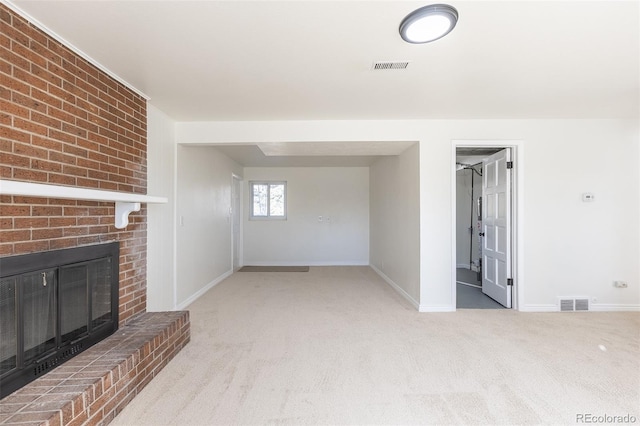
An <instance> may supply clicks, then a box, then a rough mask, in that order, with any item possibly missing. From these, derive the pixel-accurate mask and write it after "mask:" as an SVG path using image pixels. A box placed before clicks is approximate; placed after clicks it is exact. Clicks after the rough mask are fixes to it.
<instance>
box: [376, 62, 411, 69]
mask: <svg viewBox="0 0 640 426" xmlns="http://www.w3.org/2000/svg"><path fill="white" fill-rule="evenodd" d="M408 66H409V62H408V61H403V62H374V63H373V65H372V66H371V69H372V70H403V69H406V68H407V67H408Z"/></svg>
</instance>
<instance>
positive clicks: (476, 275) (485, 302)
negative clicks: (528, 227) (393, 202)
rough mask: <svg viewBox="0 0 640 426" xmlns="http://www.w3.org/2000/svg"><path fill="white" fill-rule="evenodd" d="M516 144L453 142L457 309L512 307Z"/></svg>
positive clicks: (455, 294)
mask: <svg viewBox="0 0 640 426" xmlns="http://www.w3.org/2000/svg"><path fill="white" fill-rule="evenodd" d="M515 150H516V146H513V145H511V144H505V143H487V142H486V141H477V142H476V141H472V142H470V141H457V142H454V159H455V160H454V165H453V169H454V181H453V182H454V185H453V190H454V194H455V196H454V209H453V210H454V215H453V216H454V217H453V224H454V226H453V233H454V238H453V246H454V250H453V254H454V259H455V262H454V263H455V267H454V271H453V272H452V277H453V279H452V294H453V295H454V298H453V300H454V301H455V304H456V305H455V306H456V309H505V308H515V307H516V305H517V303H516V301H515V297H516V292H515V288H514V287H515V283H516V280H515V272H516V267H515V264H516V257H515V242H516V239H515V229H516V227H515V225H516V214H515V212H516V209H515V207H516V203H515V194H516V191H515V189H516V186H515V173H514V171H515V170H514V158H515Z"/></svg>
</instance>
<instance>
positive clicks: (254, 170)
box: [243, 167, 369, 265]
mask: <svg viewBox="0 0 640 426" xmlns="http://www.w3.org/2000/svg"><path fill="white" fill-rule="evenodd" d="M251 181H286V182H287V219H286V220H249V207H250V194H249V182H251ZM243 194H244V203H243V204H244V206H245V208H244V212H243V222H244V224H243V226H244V229H243V235H244V237H243V260H244V264H245V265H368V264H369V168H368V167H245V168H244V190H243Z"/></svg>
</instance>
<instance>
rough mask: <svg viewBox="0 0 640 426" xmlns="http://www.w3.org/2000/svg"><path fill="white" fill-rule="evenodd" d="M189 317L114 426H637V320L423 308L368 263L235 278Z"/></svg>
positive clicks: (639, 348)
mask: <svg viewBox="0 0 640 426" xmlns="http://www.w3.org/2000/svg"><path fill="white" fill-rule="evenodd" d="M189 310H190V311H191V321H192V341H191V343H190V344H189V345H188V346H187V347H186V348H185V349H183V350H182V351H181V352H180V353H179V354H178V355H177V357H176V358H175V359H174V360H173V361H171V362H170V363H169V365H168V366H167V367H166V368H165V369H164V370H163V371H161V372H160V374H159V375H158V376H157V377H156V378H155V379H154V380H152V381H151V383H150V384H149V385H148V386H147V387H146V388H145V389H144V390H143V391H142V392H141V393H140V394H139V395H138V396H137V397H136V398H135V399H134V400H133V401H132V402H131V404H130V405H129V406H127V407H126V408H125V410H124V411H123V412H122V413H121V414H120V415H119V416H118V417H116V419H115V420H114V422H113V423H112V424H114V425H254V424H255V425H258V424H288V425H305V424H320V425H346V424H350V425H373V424H389V425H391V424H393V425H402V424H452V425H453V424H455V425H458V424H473V425H476V424H503V425H506V424H576V421H577V420H579V417H578V416H580V415H582V416H585V415H592V416H625V415H631V416H635V418H636V423H640V396H639V395H640V342H639V340H640V314H639V313H629V312H618V313H595V312H591V313H519V312H514V311H511V310H460V311H457V312H455V313H418V312H416V311H415V310H414V308H413V307H411V306H410V305H409V304H408V303H406V301H405V300H404V299H402V298H401V297H400V296H398V295H397V294H396V293H395V292H394V291H393V290H392V289H391V288H390V287H389V286H388V285H387V284H386V283H384V282H383V281H382V280H381V279H380V278H379V277H378V276H377V275H376V274H375V273H374V272H373V271H372V270H371V269H370V268H368V267H312V268H311V270H310V271H309V273H306V274H291V273H268V274H260V273H255V274H234V275H232V276H231V277H229V278H228V279H227V280H225V281H223V282H222V283H220V284H219V285H217V286H216V287H214V288H213V289H211V290H210V291H209V292H208V293H206V294H205V295H204V296H203V297H201V298H200V299H198V300H197V301H196V302H195V303H193V304H192V305H191V306H190V308H189ZM582 418H583V419H585V418H586V417H582ZM578 423H579V422H578Z"/></svg>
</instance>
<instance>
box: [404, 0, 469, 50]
mask: <svg viewBox="0 0 640 426" xmlns="http://www.w3.org/2000/svg"><path fill="white" fill-rule="evenodd" d="M456 22H458V11H457V10H456V9H455V8H453V7H451V6H449V5H446V4H431V5H429V6H425V7H421V8H420V9H416V10H414V11H413V12H411V13H410V14H408V15H407V16H406V17H405V18H404V19H403V20H402V22H401V23H400V36H401V37H402V39H403V40H404V41H406V42H408V43H429V42H430V41H434V40H438V39H439V38H442V37H444V36H446V35H447V34H449V33H450V32H451V30H453V28H454V27H455V26H456Z"/></svg>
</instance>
